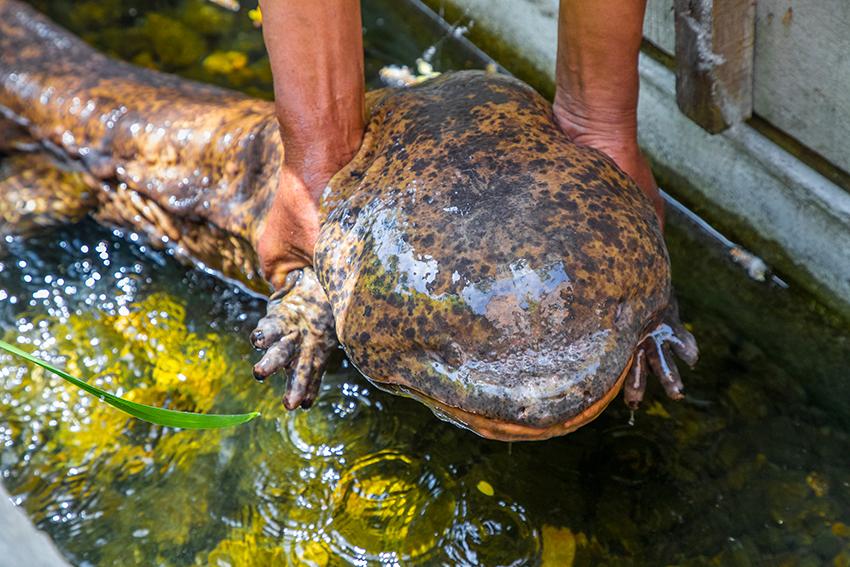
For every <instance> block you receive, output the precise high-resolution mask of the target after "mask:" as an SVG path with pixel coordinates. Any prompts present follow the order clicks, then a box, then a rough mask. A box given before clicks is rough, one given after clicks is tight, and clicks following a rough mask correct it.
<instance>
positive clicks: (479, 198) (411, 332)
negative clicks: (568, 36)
mask: <svg viewBox="0 0 850 567" xmlns="http://www.w3.org/2000/svg"><path fill="white" fill-rule="evenodd" d="M323 211H324V214H325V216H326V219H325V221H324V225H323V228H322V231H321V234H320V237H319V242H318V244H317V248H316V258H315V259H316V271H317V274H318V276H319V279H320V281H321V283H322V285H323V287H324V288H325V290H326V292H327V293H328V297H329V298H330V301H331V304H332V306H333V310H334V315H335V318H336V331H337V335H338V336H339V338H340V341H341V343H342V344H343V345H344V347H345V348H346V350H347V351H348V354H349V357H350V358H351V360H352V361H353V362H354V364H355V365H356V366H357V367H358V368H359V369H360V370H361V371H362V372H363V373H364V374H365V375H366V376H368V377H369V378H370V379H371V380H372V381H374V382H376V383H378V384H382V385H386V386H389V387H390V388H391V389H394V390H401V391H403V392H406V393H408V394H411V395H413V396H415V397H418V398H420V399H423V400H426V401H428V402H432V401H436V402H437V403H438V404H439V405H440V406H442V407H441V411H442V413H447V412H446V411H445V410H446V407H447V406H448V407H456V408H459V409H460V410H462V411H463V412H465V414H474V415H478V416H486V418H488V419H491V420H497V421H500V422H504V423H508V424H516V425H519V426H524V427H528V428H531V429H534V430H537V431H538V432H540V435H539V436H540V437H542V436H545V433H543V432H544V431H546V430H548V429H550V428H553V429H555V430H557V429H558V428H559V427H561V426H563V425H564V424H566V423H567V422H569V421H570V419H571V418H572V417H573V416H576V415H579V414H581V413H582V412H585V411H586V410H588V409H589V408H591V406H594V404H596V402H597V401H598V400H600V399H601V398H603V397H605V396H606V394H608V393H609V392H610V391H612V390H615V389H617V388H618V387H619V384H620V383H621V382H622V378H623V376H624V372H625V371H626V370H627V369H628V367H629V365H630V363H631V359H632V356H633V354H634V353H635V351H636V350H637V348H638V344H639V343H641V342H642V341H643V340H644V338H645V336H646V335H647V333H648V332H649V331H650V330H652V329H653V328H654V327H655V326H656V325H657V324H658V323H659V322H660V319H661V316H662V312H663V311H664V309H665V308H666V307H667V305H668V303H669V302H670V297H671V286H670V270H669V261H668V257H667V251H666V248H665V245H664V240H663V236H662V233H661V230H660V228H659V226H658V222H657V219H656V217H655V214H654V212H653V208H652V205H651V204H650V203H649V201H648V200H647V199H646V198H645V197H644V196H643V194H642V193H641V191H640V190H639V189H638V188H637V186H636V185H635V184H634V183H633V182H632V181H631V180H630V179H629V178H628V177H627V176H626V175H625V174H624V173H623V172H622V171H620V170H619V169H618V168H617V167H616V166H615V165H614V163H613V162H612V161H611V160H610V159H609V158H607V157H606V156H604V155H603V154H601V153H600V152H598V151H595V150H593V149H590V148H587V147H581V146H577V145H575V144H573V143H571V142H570V141H569V140H567V139H566V138H565V137H564V135H563V133H562V132H561V131H560V130H559V129H558V128H557V126H556V124H555V122H554V120H553V117H552V112H551V107H550V105H549V104H548V103H547V102H546V101H545V100H544V99H543V98H541V97H540V96H539V95H538V94H536V93H535V92H534V91H533V90H532V89H531V88H530V87H528V86H526V85H524V84H522V83H520V82H518V81H516V80H513V79H510V78H507V77H504V76H496V75H488V74H485V73H480V72H461V73H453V74H450V75H444V76H443V77H441V78H438V79H436V80H433V81H430V82H428V83H426V84H424V85H422V86H419V87H414V88H410V89H409V90H405V91H399V92H394V93H390V94H388V95H386V96H385V97H384V99H383V100H382V101H380V102H379V103H378V104H377V105H376V106H375V107H374V108H373V111H372V120H371V122H370V123H369V125H368V130H367V132H366V137H365V141H364V145H363V148H362V149H361V151H360V154H359V155H358V156H357V158H356V159H355V160H354V161H353V162H352V163H351V164H350V165H349V166H348V167H346V168H345V169H344V170H343V171H342V172H340V173H339V174H338V175H337V176H336V177H334V178H333V180H332V181H331V187H330V189H329V192H328V194H327V195H326V197H325V199H324V202H323ZM458 415H459V414H455V415H454V417H455V418H456V419H457V420H458V421H464V422H465V423H466V424H467V425H470V423H469V420H468V419H467V418H465V417H458ZM450 417H451V414H450ZM473 425H474V424H473ZM492 436H498V435H492ZM531 437H535V436H534V435H531Z"/></svg>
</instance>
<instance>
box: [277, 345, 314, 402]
mask: <svg viewBox="0 0 850 567" xmlns="http://www.w3.org/2000/svg"><path fill="white" fill-rule="evenodd" d="M317 354H318V353H317V352H316V347H315V345H310V344H308V345H307V346H306V347H305V348H302V349H301V354H300V356H299V357H298V362H297V363H296V365H295V371H294V372H293V373H292V378H291V380H290V381H289V384H288V385H287V388H286V394H285V395H284V396H283V405H284V407H285V408H286V409H288V410H293V409H295V408H297V407H299V406H300V407H303V405H302V404H303V402H304V401H305V400H306V399H307V396H308V392H309V391H310V390H311V389H313V388H315V386H314V384H315V383H318V382H321V379H322V376H321V374H318V370H319V368H318V367H317V366H316V364H315V362H316V355H317ZM311 386H312V388H311ZM307 407H310V406H309V403H308V406H307ZM305 409H306V408H305Z"/></svg>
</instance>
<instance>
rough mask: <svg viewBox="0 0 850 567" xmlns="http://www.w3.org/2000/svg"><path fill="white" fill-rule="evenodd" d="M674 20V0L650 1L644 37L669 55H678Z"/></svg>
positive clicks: (644, 21) (644, 24) (645, 18)
mask: <svg viewBox="0 0 850 567" xmlns="http://www.w3.org/2000/svg"><path fill="white" fill-rule="evenodd" d="M674 20H675V18H674V12H673V0H648V2H647V3H646V16H645V17H644V19H643V36H644V37H645V38H646V39H648V40H649V41H650V42H651V43H652V44H653V45H654V46H655V47H657V48H658V49H660V50H661V51H663V52H664V53H666V54H667V55H673V54H675V53H676V26H675V23H674Z"/></svg>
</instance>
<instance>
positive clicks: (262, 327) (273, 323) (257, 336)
mask: <svg viewBox="0 0 850 567" xmlns="http://www.w3.org/2000/svg"><path fill="white" fill-rule="evenodd" d="M287 327H288V325H284V321H283V319H281V318H280V317H263V318H262V319H260V321H259V322H258V323H257V327H256V328H255V329H254V330H253V331H252V332H251V344H252V345H254V348H256V349H260V350H266V349H267V348H269V347H271V346H272V345H273V344H275V343H276V342H278V341H279V340H280V339H281V338H283V335H284V334H285V333H286V332H287V331H288V330H289V329H288V328H287Z"/></svg>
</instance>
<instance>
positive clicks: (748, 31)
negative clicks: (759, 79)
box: [674, 0, 755, 133]
mask: <svg viewBox="0 0 850 567" xmlns="http://www.w3.org/2000/svg"><path fill="white" fill-rule="evenodd" d="M674 6H675V18H676V102H677V103H678V105H679V108H680V109H681V110H682V112H684V113H685V115H687V116H688V117H689V118H691V119H692V120H693V121H694V122H696V123H697V124H699V125H700V126H702V127H703V128H704V129H706V130H707V131H709V132H711V133H717V132H721V131H723V130H725V129H726V128H728V127H729V126H731V125H733V124H736V123H738V122H740V121H741V120H745V119H747V118H749V117H750V115H751V113H752V100H753V95H752V93H753V74H752V70H753V45H754V36H755V2H754V0H675V4H674Z"/></svg>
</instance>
